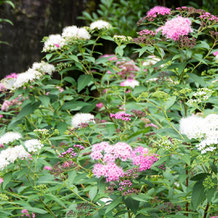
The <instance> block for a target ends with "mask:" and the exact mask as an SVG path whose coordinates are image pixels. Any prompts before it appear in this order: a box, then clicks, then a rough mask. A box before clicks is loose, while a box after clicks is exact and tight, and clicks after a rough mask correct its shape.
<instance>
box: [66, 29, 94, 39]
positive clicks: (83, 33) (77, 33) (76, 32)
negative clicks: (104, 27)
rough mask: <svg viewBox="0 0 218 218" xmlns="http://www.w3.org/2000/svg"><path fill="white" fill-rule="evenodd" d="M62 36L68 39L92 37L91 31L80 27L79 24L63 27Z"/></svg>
mask: <svg viewBox="0 0 218 218" xmlns="http://www.w3.org/2000/svg"><path fill="white" fill-rule="evenodd" d="M62 37H63V38H64V39H66V40H67V41H70V40H78V39H82V40H88V39H90V38H91V36H90V34H89V32H88V31H87V30H86V29H85V28H84V27H82V28H78V27H77V26H68V27H65V28H64V29H63V33H62Z"/></svg>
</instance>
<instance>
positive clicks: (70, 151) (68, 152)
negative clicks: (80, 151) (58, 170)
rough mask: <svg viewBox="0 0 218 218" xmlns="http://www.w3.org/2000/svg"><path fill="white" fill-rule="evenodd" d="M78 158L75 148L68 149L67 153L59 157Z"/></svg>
mask: <svg viewBox="0 0 218 218" xmlns="http://www.w3.org/2000/svg"><path fill="white" fill-rule="evenodd" d="M75 156H76V153H75V152H74V149H73V148H68V149H67V150H66V151H65V152H63V153H61V154H60V155H59V157H62V158H64V157H70V158H73V157H75Z"/></svg>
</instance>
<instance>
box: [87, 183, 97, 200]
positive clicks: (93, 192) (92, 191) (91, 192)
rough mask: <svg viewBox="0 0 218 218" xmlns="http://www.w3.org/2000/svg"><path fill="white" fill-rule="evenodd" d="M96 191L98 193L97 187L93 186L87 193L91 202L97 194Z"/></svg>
mask: <svg viewBox="0 0 218 218" xmlns="http://www.w3.org/2000/svg"><path fill="white" fill-rule="evenodd" d="M97 191H98V187H97V186H94V187H92V188H91V189H90V191H89V197H90V199H91V200H93V199H94V198H95V196H96V194H97Z"/></svg>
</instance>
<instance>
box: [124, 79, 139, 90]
mask: <svg viewBox="0 0 218 218" xmlns="http://www.w3.org/2000/svg"><path fill="white" fill-rule="evenodd" d="M120 86H125V87H131V88H135V86H139V82H138V81H137V80H135V79H127V80H125V81H123V82H121V83H120Z"/></svg>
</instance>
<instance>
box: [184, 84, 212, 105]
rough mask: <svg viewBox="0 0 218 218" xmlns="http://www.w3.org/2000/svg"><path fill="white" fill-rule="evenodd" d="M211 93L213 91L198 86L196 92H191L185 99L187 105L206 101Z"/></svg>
mask: <svg viewBox="0 0 218 218" xmlns="http://www.w3.org/2000/svg"><path fill="white" fill-rule="evenodd" d="M212 94H213V91H212V90H211V89H208V88H199V89H197V91H196V92H194V93H193V94H192V98H191V99H189V100H188V101H187V104H189V105H191V106H192V105H195V104H200V103H203V102H205V101H207V100H208V99H209V98H210V97H211V95H212Z"/></svg>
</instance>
